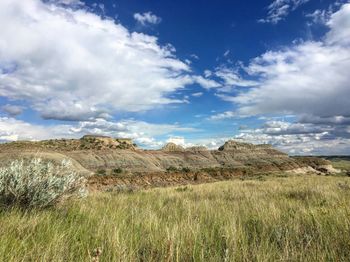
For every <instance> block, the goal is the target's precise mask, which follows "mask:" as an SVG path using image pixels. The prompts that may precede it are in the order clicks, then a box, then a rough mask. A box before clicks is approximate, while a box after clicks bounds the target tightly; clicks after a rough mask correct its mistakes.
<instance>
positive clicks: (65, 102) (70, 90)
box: [0, 0, 213, 120]
mask: <svg viewBox="0 0 350 262" xmlns="http://www.w3.org/2000/svg"><path fill="white" fill-rule="evenodd" d="M54 2H56V1H49V2H47V1H46V2H42V1H40V0H26V1H21V0H2V1H0V24H1V27H0V35H1V38H0V96H3V97H6V98H8V99H12V100H25V101H26V102H27V103H28V104H29V105H30V106H31V107H32V108H33V109H34V110H36V111H38V112H39V113H40V114H41V115H42V116H43V117H44V118H46V119H59V120H87V119H91V118H99V117H106V116H108V115H110V114H112V113H114V112H120V111H129V112H137V111H143V110H148V109H150V108H154V107H156V106H159V105H164V104H169V103H182V102H183V101H181V100H177V99H171V98H169V96H170V94H172V93H173V92H175V91H178V90H180V89H182V88H184V87H185V86H186V85H190V84H193V83H199V84H204V85H205V87H208V86H211V85H213V84H212V83H208V81H204V80H203V79H204V78H201V77H199V76H195V75H192V73H191V69H190V68H189V66H188V65H187V64H186V63H184V62H182V61H181V60H179V59H177V58H176V56H175V53H174V52H175V50H174V48H173V47H172V46H171V45H165V46H161V45H159V44H158V41H157V38H156V37H153V36H149V35H146V34H143V33H135V32H130V31H128V30H127V29H126V28H125V27H124V26H123V25H121V24H118V23H116V22H115V21H114V20H112V19H109V18H105V19H102V18H101V17H100V16H98V15H96V14H94V13H92V12H89V11H88V10H87V9H84V8H82V9H79V8H74V9H72V8H70V7H69V6H68V7H67V6H62V5H57V4H54ZM66 2H67V1H66ZM68 2H72V1H68ZM73 2H76V1H73Z"/></svg>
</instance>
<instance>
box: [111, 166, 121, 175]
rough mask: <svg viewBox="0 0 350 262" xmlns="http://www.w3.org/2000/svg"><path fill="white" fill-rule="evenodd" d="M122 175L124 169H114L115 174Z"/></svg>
mask: <svg viewBox="0 0 350 262" xmlns="http://www.w3.org/2000/svg"><path fill="white" fill-rule="evenodd" d="M120 173H123V169H121V168H120V167H118V168H114V169H113V174H120Z"/></svg>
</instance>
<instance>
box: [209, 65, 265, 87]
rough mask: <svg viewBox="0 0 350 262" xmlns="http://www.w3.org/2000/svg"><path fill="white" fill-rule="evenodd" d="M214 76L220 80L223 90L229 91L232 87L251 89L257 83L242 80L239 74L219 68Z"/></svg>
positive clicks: (228, 69) (232, 70) (225, 68)
mask: <svg viewBox="0 0 350 262" xmlns="http://www.w3.org/2000/svg"><path fill="white" fill-rule="evenodd" d="M215 75H216V76H217V77H219V78H220V79H222V81H223V87H224V89H225V90H226V91H227V90H230V89H231V88H232V87H234V86H241V87H251V86H256V85H258V82H256V81H252V80H245V79H243V78H242V77H241V76H240V75H239V73H238V72H237V71H236V70H234V69H230V68H227V67H220V68H218V69H217V70H216V71H215Z"/></svg>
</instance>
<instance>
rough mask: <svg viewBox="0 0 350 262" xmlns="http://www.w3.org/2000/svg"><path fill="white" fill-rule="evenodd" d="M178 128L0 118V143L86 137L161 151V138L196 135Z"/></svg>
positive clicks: (125, 122) (137, 123) (126, 122)
mask: <svg viewBox="0 0 350 262" xmlns="http://www.w3.org/2000/svg"><path fill="white" fill-rule="evenodd" d="M197 131H198V130H197V129H195V128H191V127H183V126H180V125H179V124H153V123H148V122H144V121H136V120H132V119H127V120H121V121H109V120H106V119H94V120H90V121H80V122H77V123H72V124H62V125H57V124H55V125H38V124H31V123H28V122H25V121H22V120H17V119H15V118H12V117H0V142H9V141H17V140H34V141H35V140H43V139H54V138H80V137H82V136H83V135H86V134H95V135H106V136H111V137H126V138H132V139H133V140H134V142H136V143H137V144H138V145H140V146H142V147H146V148H159V147H161V146H162V145H164V143H165V141H164V140H162V139H160V138H159V137H161V136H165V135H169V136H171V135H172V134H173V133H175V132H190V133H191V132H197Z"/></svg>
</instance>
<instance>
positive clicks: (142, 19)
mask: <svg viewBox="0 0 350 262" xmlns="http://www.w3.org/2000/svg"><path fill="white" fill-rule="evenodd" d="M134 19H135V20H136V21H137V22H138V23H140V24H141V25H148V24H152V25H156V24H159V23H160V22H161V21H162V19H161V18H160V17H158V16H156V15H154V14H152V12H145V13H143V14H140V13H135V14H134Z"/></svg>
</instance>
